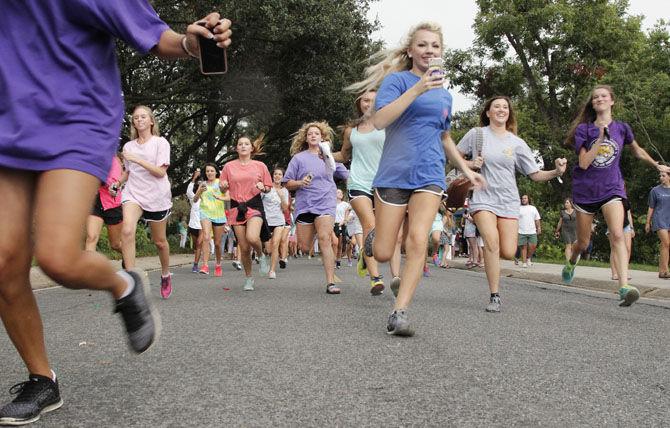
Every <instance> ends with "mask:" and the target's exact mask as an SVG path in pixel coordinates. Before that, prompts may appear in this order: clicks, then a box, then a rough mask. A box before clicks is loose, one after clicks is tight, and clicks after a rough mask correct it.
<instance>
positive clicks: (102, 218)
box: [85, 154, 123, 253]
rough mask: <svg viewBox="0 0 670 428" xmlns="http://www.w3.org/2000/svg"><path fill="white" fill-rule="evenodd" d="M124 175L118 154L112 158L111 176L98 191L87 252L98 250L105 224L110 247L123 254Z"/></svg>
mask: <svg viewBox="0 0 670 428" xmlns="http://www.w3.org/2000/svg"><path fill="white" fill-rule="evenodd" d="M122 174H123V166H122V165H121V160H120V159H119V157H118V154H117V155H116V156H114V157H113V158H112V167H111V168H110V170H109V175H107V181H105V183H103V184H102V185H101V186H100V188H99V189H98V196H97V197H96V200H95V205H94V206H93V211H92V212H91V215H89V216H88V220H87V222H86V246H85V248H86V251H95V250H96V248H97V246H98V240H99V239H100V232H101V231H102V226H103V224H104V225H105V226H107V240H108V241H109V247H110V248H111V249H112V250H115V251H118V252H119V253H121V225H122V223H123V210H122V209H121V189H120V187H119V186H120V184H119V180H121V175H122Z"/></svg>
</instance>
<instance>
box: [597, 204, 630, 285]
mask: <svg viewBox="0 0 670 428" xmlns="http://www.w3.org/2000/svg"><path fill="white" fill-rule="evenodd" d="M602 211H603V216H604V217H605V222H607V228H608V229H609V231H610V239H611V242H612V247H613V248H614V257H615V259H616V267H617V273H618V275H619V286H620V287H623V286H624V285H626V284H627V283H628V254H627V251H626V242H625V240H624V236H623V235H624V234H623V217H624V209H623V204H622V203H621V202H612V203H609V204H606V205H604V206H603V207H602Z"/></svg>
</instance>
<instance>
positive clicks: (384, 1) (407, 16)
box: [369, 0, 670, 111]
mask: <svg viewBox="0 0 670 428" xmlns="http://www.w3.org/2000/svg"><path fill="white" fill-rule="evenodd" d="M455 5H458V6H457V7H454V6H455ZM629 12H630V13H631V14H632V15H644V16H645V20H644V27H645V28H649V27H651V26H653V24H654V23H655V22H656V21H657V20H659V19H665V20H670V8H669V7H668V2H666V1H663V0H630V8H629ZM476 13H477V6H476V5H475V2H474V0H458V1H454V0H411V1H407V0H380V1H378V2H376V3H373V4H372V7H371V8H370V14H369V17H370V18H371V19H374V18H375V17H377V18H379V21H380V23H381V28H380V29H379V30H378V31H376V32H375V33H374V34H373V38H374V39H377V40H379V39H381V40H384V41H385V42H386V45H387V46H388V47H391V46H396V45H398V44H399V43H400V40H401V39H402V37H403V36H404V35H405V33H406V32H407V30H408V29H409V27H411V26H412V25H413V24H416V23H418V22H420V21H427V20H431V21H437V22H439V23H440V24H441V25H442V30H443V31H444V41H445V44H446V46H448V47H449V48H457V49H465V48H468V47H469V46H470V45H471V44H472V40H473V39H474V33H473V31H472V28H471V26H472V23H473V22H474V18H475V14H476ZM453 95H454V111H462V110H467V108H468V107H469V106H470V105H471V104H472V100H468V99H467V98H466V97H465V96H463V95H461V94H459V93H458V92H456V91H453Z"/></svg>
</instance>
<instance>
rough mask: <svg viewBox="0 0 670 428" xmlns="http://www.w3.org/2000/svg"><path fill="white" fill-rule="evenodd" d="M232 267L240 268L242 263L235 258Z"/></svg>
mask: <svg viewBox="0 0 670 428" xmlns="http://www.w3.org/2000/svg"><path fill="white" fill-rule="evenodd" d="M233 267H234V268H235V269H237V270H242V263H240V262H238V261H237V260H235V261H234V262H233Z"/></svg>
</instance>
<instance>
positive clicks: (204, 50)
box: [198, 22, 228, 74]
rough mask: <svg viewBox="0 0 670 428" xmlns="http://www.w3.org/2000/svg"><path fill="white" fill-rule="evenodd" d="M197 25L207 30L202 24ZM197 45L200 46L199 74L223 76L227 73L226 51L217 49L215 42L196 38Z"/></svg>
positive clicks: (200, 37) (199, 37)
mask: <svg viewBox="0 0 670 428" xmlns="http://www.w3.org/2000/svg"><path fill="white" fill-rule="evenodd" d="M198 25H201V26H203V27H205V28H207V26H206V25H205V23H204V22H200V23H198ZM210 31H211V30H210ZM198 45H199V46H200V72H201V73H202V74H224V73H226V72H227V71H228V57H227V55H226V50H225V49H224V48H220V47H218V46H217V45H216V40H214V39H207V38H205V37H202V36H198Z"/></svg>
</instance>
